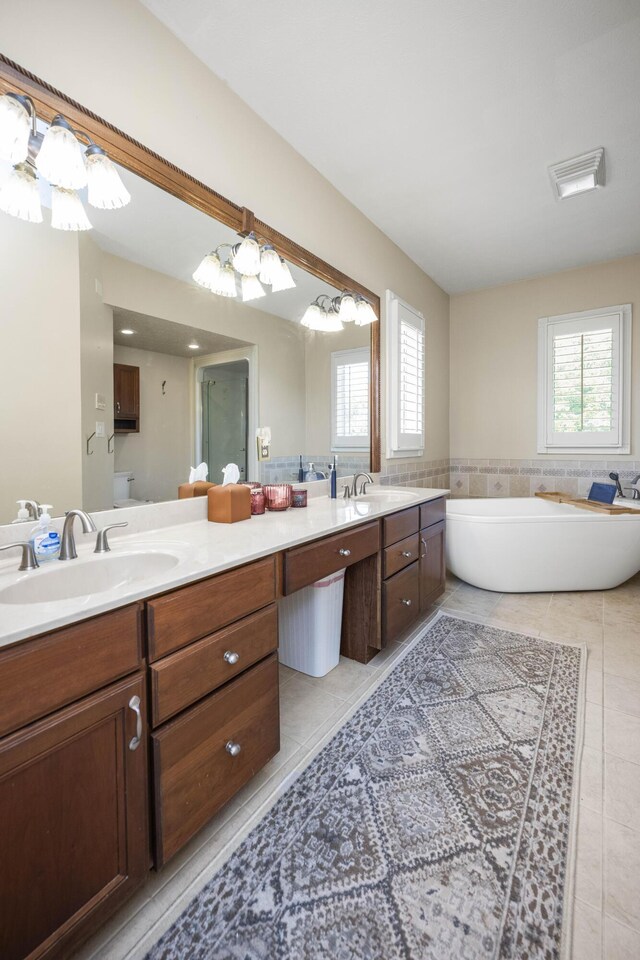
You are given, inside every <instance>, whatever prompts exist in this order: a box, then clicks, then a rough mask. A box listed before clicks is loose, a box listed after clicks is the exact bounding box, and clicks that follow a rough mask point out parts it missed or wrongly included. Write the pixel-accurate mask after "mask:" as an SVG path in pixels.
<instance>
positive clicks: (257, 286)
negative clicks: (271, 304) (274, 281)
mask: <svg viewBox="0 0 640 960" xmlns="http://www.w3.org/2000/svg"><path fill="white" fill-rule="evenodd" d="M240 291H241V293H242V301H243V303H248V302H249V300H258V299H259V298H260V297H264V296H266V293H265V290H264V287H263V286H262V284H261V283H260V281H259V280H258V278H257V277H256V276H249V277H246V276H242V277H240Z"/></svg>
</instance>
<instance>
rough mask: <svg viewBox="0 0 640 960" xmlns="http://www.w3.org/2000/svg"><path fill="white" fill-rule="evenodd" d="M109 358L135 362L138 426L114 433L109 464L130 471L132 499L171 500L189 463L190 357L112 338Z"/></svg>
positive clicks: (187, 472)
mask: <svg viewBox="0 0 640 960" xmlns="http://www.w3.org/2000/svg"><path fill="white" fill-rule="evenodd" d="M113 358H114V361H115V362H116V363H128V364H131V366H134V367H139V368H140V432H139V433H126V434H118V435H117V436H116V438H115V464H114V466H113V469H114V470H131V471H132V472H133V476H134V477H135V481H134V483H133V484H132V485H131V493H130V495H131V496H132V497H135V499H137V500H176V499H177V497H178V486H179V485H180V484H181V483H184V482H185V481H186V480H188V479H189V467H190V466H191V465H192V460H191V457H192V452H191V451H192V431H191V429H190V425H191V424H192V422H193V413H192V409H193V395H192V361H191V360H189V359H187V358H186V357H174V356H171V355H170V354H167V353H156V352H155V351H152V350H136V349H135V348H134V347H121V346H118V345H117V344H116V346H114V348H113ZM163 381H166V384H165V393H164V394H163V393H162V382H163ZM111 480H112V478H111V475H110V476H109V483H110V484H111ZM111 495H112V496H113V487H112V488H111Z"/></svg>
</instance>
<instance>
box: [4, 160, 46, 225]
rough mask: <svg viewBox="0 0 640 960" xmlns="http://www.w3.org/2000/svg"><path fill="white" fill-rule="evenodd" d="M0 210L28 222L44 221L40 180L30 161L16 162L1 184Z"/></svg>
mask: <svg viewBox="0 0 640 960" xmlns="http://www.w3.org/2000/svg"><path fill="white" fill-rule="evenodd" d="M0 210H2V211H3V212H4V213H8V214H10V216H12V217H18V219H20V220H26V221H27V222H28V223H42V207H41V206H40V191H39V190H38V180H37V177H36V172H35V170H34V169H33V167H32V166H31V164H30V163H24V162H23V163H16V165H15V166H14V168H13V170H12V171H11V173H10V174H9V176H8V177H7V179H6V180H5V181H4V183H3V184H2V186H0Z"/></svg>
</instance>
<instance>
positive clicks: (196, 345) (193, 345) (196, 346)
mask: <svg viewBox="0 0 640 960" xmlns="http://www.w3.org/2000/svg"><path fill="white" fill-rule="evenodd" d="M199 349H200V344H199V343H190V344H189V350H199Z"/></svg>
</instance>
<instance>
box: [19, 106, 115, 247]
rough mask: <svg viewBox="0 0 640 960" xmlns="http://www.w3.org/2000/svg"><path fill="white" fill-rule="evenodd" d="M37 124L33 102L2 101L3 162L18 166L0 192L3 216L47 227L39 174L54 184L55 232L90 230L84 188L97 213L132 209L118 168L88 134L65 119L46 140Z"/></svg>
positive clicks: (48, 132) (58, 119) (54, 122)
mask: <svg viewBox="0 0 640 960" xmlns="http://www.w3.org/2000/svg"><path fill="white" fill-rule="evenodd" d="M36 121H37V116H36V111H35V107H34V105H33V101H32V100H31V99H30V98H29V97H24V96H22V95H21V94H17V93H5V94H2V95H0V158H2V159H4V160H8V161H9V163H11V164H13V172H12V173H11V174H10V175H9V177H8V178H7V180H6V181H5V182H4V183H3V185H2V188H1V190H0V210H2V211H4V212H5V213H9V214H10V215H11V216H14V217H18V218H19V219H21V220H28V221H29V222H31V223H41V222H42V210H41V208H40V200H39V196H38V183H37V178H36V171H37V173H38V174H39V175H40V176H41V177H43V178H44V179H45V180H48V181H49V183H50V184H51V187H52V201H51V226H52V227H54V228H55V229H57V230H90V229H91V223H90V222H89V218H88V217H87V214H86V213H85V210H84V207H83V205H82V201H81V200H80V197H79V196H78V194H77V193H76V191H77V190H81V189H83V188H84V187H87V188H88V189H87V194H88V201H89V203H90V204H91V206H93V207H97V208H99V209H102V210H116V209H118V208H119V207H124V206H126V204H128V203H129V201H130V200H131V196H130V194H129V191H128V190H127V188H126V187H125V185H124V183H123V182H122V179H121V177H120V174H119V173H118V170H117V168H116V166H115V164H114V163H113V162H112V161H111V160H110V159H109V157H108V156H107V154H106V153H105V151H104V150H103V149H102V147H100V146H99V145H98V144H97V143H94V141H93V140H92V139H91V137H90V136H89V135H88V134H86V133H84V132H83V131H81V130H74V129H73V127H72V126H71V124H70V123H69V121H68V120H66V119H65V117H63V116H62V115H61V114H56V116H55V117H54V118H53V120H52V121H51V123H50V125H49V126H48V127H47V129H46V131H45V133H44V134H42V133H39V132H38V129H37V126H36Z"/></svg>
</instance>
